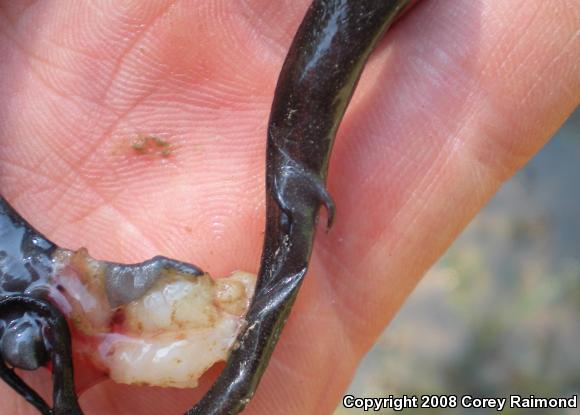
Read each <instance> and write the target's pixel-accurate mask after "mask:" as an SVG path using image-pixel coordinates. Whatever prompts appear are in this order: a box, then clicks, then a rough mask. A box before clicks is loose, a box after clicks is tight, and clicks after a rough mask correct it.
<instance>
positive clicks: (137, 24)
mask: <svg viewBox="0 0 580 415" xmlns="http://www.w3.org/2000/svg"><path fill="white" fill-rule="evenodd" d="M307 4H308V2H307V1H294V2H287V3H284V4H280V3H276V2H268V1H263V0H259V1H249V0H248V1H244V2H219V1H190V2H185V1H173V2H167V1H154V2H143V1H124V2H111V3H109V2H103V3H89V2H86V3H85V2H83V3H78V2H76V3H73V2H70V3H68V4H64V3H63V2H49V1H46V2H31V3H30V4H29V3H25V2H10V3H5V4H2V5H1V6H0V7H2V9H1V14H0V19H2V21H1V23H0V27H1V29H0V62H1V63H0V91H2V96H3V97H4V98H3V101H2V103H0V137H1V139H2V143H3V147H2V150H1V153H0V154H1V158H2V171H1V172H0V173H1V174H0V186H1V187H0V188H1V189H2V194H3V195H4V196H5V197H6V198H7V199H8V200H9V201H10V202H11V203H12V204H13V205H14V206H15V208H16V209H17V210H18V211H19V212H20V213H21V214H22V215H23V216H24V217H26V218H27V219H28V220H29V221H30V222H31V223H32V224H33V225H35V227H36V228H37V229H39V230H40V231H42V232H43V233H44V234H46V235H47V236H48V237H50V239H52V240H54V241H55V242H57V243H58V244H59V245H61V246H64V247H68V248H78V247H80V246H86V247H88V248H89V250H90V252H91V254H92V255H93V256H94V257H97V258H102V259H107V260H114V261H127V262H133V261H140V260H143V259H146V258H149V257H151V256H153V255H156V254H163V255H166V256H171V257H175V258H178V259H181V260H187V261H189V262H192V263H195V264H197V265H199V266H200V267H202V268H203V269H205V270H208V271H209V272H211V273H212V275H214V276H220V275H224V274H227V273H229V272H230V271H231V270H234V269H245V270H250V271H257V264H258V260H259V254H260V249H261V242H262V229H263V223H264V218H263V215H264V213H263V212H264V202H263V200H264V195H263V191H264V190H263V182H264V178H263V176H264V153H265V137H266V132H265V127H266V122H267V118H268V111H269V107H270V103H271V100H272V94H273V91H274V86H275V81H276V77H277V75H278V72H279V70H280V67H281V63H282V61H283V59H284V55H285V52H286V50H287V48H288V46H289V44H290V41H291V39H292V35H293V33H294V31H295V30H296V28H297V25H298V23H299V21H300V20H301V18H302V16H303V14H304V12H305V10H306V7H307ZM579 15H580V9H579V7H578V6H577V5H576V4H573V3H572V2H566V1H564V0H561V1H557V2H550V4H547V2H542V1H539V0H537V1H533V2H526V3H525V4H523V5H521V6H520V5H517V4H516V3H515V2H513V1H507V0H506V1H494V2H491V1H484V0H481V1H464V2H457V1H446V0H441V1H429V0H425V1H424V2H422V3H420V4H419V5H418V6H416V8H415V10H414V11H413V12H412V13H410V15H409V16H407V17H406V18H405V19H404V20H403V21H402V22H400V23H399V24H398V25H397V27H396V28H394V29H393V30H392V31H391V32H390V33H389V34H388V35H387V37H386V39H385V40H383V42H382V45H381V46H380V47H379V49H378V50H377V51H376V53H375V54H374V55H373V57H372V58H371V62H370V63H369V65H368V67H367V69H366V73H365V74H364V75H363V79H362V80H361V83H360V85H359V88H358V91H357V93H356V94H355V97H354V99H353V102H352V104H351V107H350V109H349V111H348V113H347V116H346V118H345V121H344V123H343V126H342V128H341V131H340V133H339V136H338V137H337V143H336V147H335V150H334V153H333V157H332V162H331V167H330V172H329V189H330V192H331V194H332V195H333V196H334V198H335V201H336V204H337V209H338V215H337V219H336V224H335V226H334V228H333V229H332V231H331V232H330V233H328V234H325V233H324V232H319V234H318V236H317V241H316V244H315V250H314V254H313V258H312V263H311V270H310V272H309V275H308V276H307V278H306V281H305V284H304V286H303V288H302V290H301V293H300V295H299V298H298V301H297V303H296V305H295V307H294V309H293V311H292V314H291V317H290V319H289V322H288V324H287V326H286V328H285V330H284V332H283V334H282V336H281V341H280V343H279V345H278V347H277V349H276V352H275V353H274V356H273V359H272V362H271V364H270V367H269V369H268V371H267V372H266V375H265V377H264V379H263V381H262V384H261V386H260V388H259V390H258V393H257V395H256V397H255V399H254V400H253V401H252V403H251V404H250V405H249V407H248V409H247V411H246V413H249V414H270V413H276V414H281V415H284V414H298V413H299V414H311V413H312V414H314V413H315V414H319V413H322V414H324V413H331V412H332V410H333V409H334V407H335V406H336V404H337V402H338V401H339V399H340V397H341V393H342V392H343V391H344V389H345V388H346V386H347V385H348V382H349V381H350V378H351V376H352V373H353V372H354V370H355V368H356V366H357V364H358V362H359V361H360V359H361V358H362V356H363V355H364V353H365V352H366V350H367V349H368V348H369V347H370V346H371V344H372V342H373V341H374V339H375V338H376V337H377V336H378V334H379V333H380V332H381V331H382V329H383V328H384V327H385V325H386V324H387V323H388V321H389V320H390V319H391V318H392V316H393V315H394V313H395V312H396V311H397V310H398V308H399V307H400V305H401V304H402V302H403V301H404V299H405V297H406V296H407V295H408V293H409V292H410V291H411V290H412V288H413V287H414V285H415V284H416V283H417V281H418V279H419V278H420V277H421V275H422V274H423V273H424V272H425V270H426V269H427V268H428V267H429V266H430V265H431V264H432V263H433V261H435V259H436V258H437V257H438V256H439V255H440V254H441V253H442V252H443V251H444V250H445V249H446V247H447V246H448V245H449V244H450V242H451V241H452V240H453V238H454V237H455V236H456V235H457V234H458V232H459V231H460V230H461V229H462V228H463V226H465V225H466V224H467V222H468V221H469V220H470V219H471V217H472V216H473V215H474V214H475V213H476V212H477V210H478V209H479V208H480V207H481V206H482V205H483V204H484V203H485V202H486V200H488V199H489V197H490V196H491V195H492V194H493V193H494V191H495V190H496V189H497V188H498V186H499V185H500V184H501V183H502V182H503V181H505V180H506V179H507V178H508V177H510V175H511V174H512V173H513V172H514V171H515V170H517V169H518V168H519V167H521V166H522V165H523V164H524V163H525V161H527V160H528V159H529V158H530V157H531V156H532V155H533V154H534V152H535V151H536V150H537V149H538V148H539V147H540V146H541V145H542V144H543V143H544V142H545V140H546V139H547V138H548V137H549V136H550V135H551V134H552V133H553V132H554V131H555V129H556V128H557V127H558V126H559V125H560V124H561V123H562V122H563V120H564V119H565V118H566V116H567V115H568V114H569V113H570V112H571V111H572V110H573V109H574V107H575V106H576V105H577V104H578V101H579V98H580V73H579V72H580V71H578V67H577V61H578V57H579V53H580V46H579V42H578V36H577V33H578V25H577V22H578V18H579ZM142 134H145V135H155V136H158V137H161V138H163V139H164V140H165V141H167V142H168V143H170V146H169V149H170V152H171V154H170V155H169V156H168V157H164V155H163V154H161V152H162V149H161V148H160V149H156V148H155V146H154V147H153V148H152V150H153V152H152V153H151V154H145V155H143V154H139V152H138V151H136V150H135V149H134V148H133V147H132V146H133V145H134V144H135V142H136V141H135V140H137V139H138V138H139V136H140V135H142ZM157 150H159V151H157ZM28 378H30V376H29V377H28ZM34 379H35V383H36V385H37V386H41V385H39V383H42V382H46V380H47V377H46V376H44V377H43V376H42V375H40V377H38V376H34ZM207 382H208V380H207V379H206V383H207ZM0 396H1V397H2V399H1V401H2V402H3V408H4V409H3V410H5V411H6V413H14V414H18V415H24V414H32V413H34V412H33V411H32V409H30V408H28V406H27V405H26V404H25V403H23V400H22V399H21V398H20V397H18V396H16V395H15V394H14V393H13V392H11V391H10V390H9V389H8V388H7V387H6V386H5V385H2V386H0ZM199 396H200V392H199V391H196V392H192V391H175V390H163V389H152V388H137V387H127V386H119V385H114V384H112V383H111V382H105V383H102V384H100V385H98V386H95V387H93V388H91V389H90V390H89V391H88V392H87V393H86V394H85V395H84V397H83V398H82V399H81V404H82V406H83V408H84V409H85V413H86V414H87V415H91V414H93V413H94V414H97V413H106V414H114V415H117V414H119V415H124V414H129V413H135V412H137V413H140V414H159V413H163V414H173V413H175V414H181V413H182V412H183V411H184V410H185V409H186V408H188V407H190V406H191V405H192V404H193V403H194V402H195V400H196V399H198V398H199Z"/></svg>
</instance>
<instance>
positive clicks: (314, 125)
mask: <svg viewBox="0 0 580 415" xmlns="http://www.w3.org/2000/svg"><path fill="white" fill-rule="evenodd" d="M414 2H415V1H414V0H315V1H314V2H313V4H312V5H311V6H310V8H309V9H308V12H307V14H306V17H305V18H304V20H303V22H302V24H301V26H300V28H299V30H298V32H297V34H296V36H295V38H294V41H293V43H292V46H291V48H290V51H289V52H288V56H287V57H286V61H285V62H284V66H283V68H282V71H281V74H280V78H279V80H278V85H277V87H276V93H275V96H274V102H273V104H272V111H271V116H270V121H269V126H268V144H267V158H266V195H267V204H266V209H267V211H266V232H265V239H264V246H263V253H262V259H261V266H260V271H259V275H258V283H257V287H256V292H255V296H254V299H253V301H252V303H251V305H250V309H249V311H248V313H247V316H246V321H247V324H246V325H245V326H244V327H243V329H242V331H241V333H240V334H239V336H238V339H237V340H238V341H237V347H236V348H235V349H234V350H233V351H232V353H231V355H230V358H229V360H228V362H227V364H226V367H225V368H224V370H223V371H222V373H221V374H220V376H219V378H218V379H217V381H216V382H215V384H214V385H213V386H212V388H211V389H210V391H209V392H208V393H207V394H206V395H205V396H204V397H203V398H202V400H201V401H200V402H199V403H198V404H197V405H195V406H194V407H193V408H192V409H191V410H189V411H188V412H187V414H186V415H227V414H237V413H239V412H241V411H242V410H243V409H244V408H245V406H246V405H247V403H248V402H249V400H250V399H251V398H252V396H253V394H254V391H255V389H256V387H257V386H258V383H259V381H260V379H261V377H262V374H263V372H264V370H265V369H266V367H267V365H268V362H269V360H270V357H271V354H272V352H273V350H274V347H275V345H276V343H277V341H278V337H279V335H280V332H281V330H282V328H283V327H284V324H285V322H286V319H287V317H288V314H289V312H290V309H291V307H292V305H293V303H294V300H295V298H296V295H297V293H298V290H299V288H300V285H301V283H302V281H303V278H304V276H305V274H306V272H307V269H308V263H309V261H310V255H311V252H312V244H313V240H314V233H315V226H316V218H317V215H318V211H319V208H320V206H321V205H322V204H323V205H325V206H326V208H327V210H328V224H327V226H328V227H330V226H331V224H332V219H333V216H334V205H333V202H332V200H331V198H330V196H329V195H328V193H327V191H326V188H325V182H326V175H327V169H328V161H329V157H330V152H331V149H332V145H333V141H334V138H335V135H336V132H337V129H338V127H339V125H340V122H341V120H342V117H343V115H344V112H345V110H346V108H347V105H348V103H349V101H350V99H351V96H352V94H353V92H354V89H355V87H356V84H357V82H358V79H359V77H360V74H361V72H362V70H363V67H364V65H365V63H366V61H367V58H368V56H369V54H370V53H371V51H372V50H373V48H374V46H375V45H376V43H377V41H378V39H380V37H381V36H382V35H383V33H384V32H385V30H386V29H387V28H388V27H389V26H390V24H391V23H392V22H393V21H394V20H395V19H396V18H397V17H398V16H400V15H401V14H402V12H403V11H404V10H405V9H407V8H408V7H409V6H410V5H411V4H412V3H414ZM6 230H7V231H6ZM18 238H20V239H18ZM14 244H16V245H14ZM15 246H17V247H18V248H17V250H16V251H14V252H11V254H10V255H8V256H9V257H12V258H17V259H18V260H17V261H16V262H14V261H12V263H10V269H11V271H10V272H11V273H12V274H14V273H16V274H15V275H17V277H16V278H12V277H10V278H7V277H6V275H12V274H10V273H7V272H5V268H6V267H7V266H5V264H4V263H3V262H2V261H3V259H4V258H6V255H5V256H4V257H2V253H3V252H5V251H6V249H13V248H10V247H15ZM5 247H8V248H5ZM56 248H57V247H56V246H55V245H54V244H53V243H52V242H50V241H48V240H47V239H46V238H44V237H43V236H42V235H40V234H38V233H37V232H35V231H34V230H33V229H32V228H31V227H30V226H29V225H28V224H26V222H25V221H24V220H23V219H22V218H20V217H19V216H18V215H17V214H16V212H14V211H13V210H12V208H10V206H8V204H7V203H6V202H5V201H4V200H3V199H2V198H1V197H0V271H1V272H2V274H0V316H1V317H3V318H5V319H9V318H20V317H19V316H21V315H22V313H24V312H32V313H35V315H36V316H38V317H39V318H42V319H44V321H45V323H46V325H47V326H48V328H49V330H48V333H50V334H49V336H48V337H50V338H49V339H46V340H47V345H48V346H47V349H48V352H49V353H50V355H51V357H52V362H53V367H54V409H50V408H48V406H47V405H46V403H44V401H42V399H41V398H40V397H39V396H38V395H37V394H36V393H35V392H34V391H32V390H31V389H30V388H29V387H28V386H26V385H25V384H24V383H23V382H22V380H21V379H20V378H19V377H18V376H16V375H15V373H14V372H13V371H12V370H11V369H9V368H8V366H7V365H6V364H5V362H4V360H3V359H0V377H2V378H3V380H5V381H6V382H7V383H8V384H10V385H11V386H12V387H13V388H14V389H15V390H16V391H17V392H18V393H20V394H21V395H22V396H23V397H25V399H27V400H28V401H29V402H30V403H31V404H33V405H34V406H35V407H36V408H37V409H39V411H40V412H41V413H42V414H45V415H49V414H51V415H64V414H72V415H82V412H81V410H80V408H79V407H78V404H77V397H76V394H75V391H74V383H73V381H72V360H71V355H70V353H71V352H70V334H69V330H68V327H67V325H66V321H65V320H64V317H63V316H62V315H61V314H60V313H59V312H58V310H56V309H55V308H54V307H53V306H51V305H50V304H49V303H48V302H47V301H45V299H44V297H43V295H42V293H36V292H28V291H30V290H28V288H29V287H30V286H31V284H32V283H33V282H34V281H35V278H36V279H37V278H38V276H37V273H38V272H40V273H41V274H42V273H43V272H44V273H49V272H50V258H51V255H52V253H53V251H54V250H55V249H56ZM164 267H178V269H180V270H186V271H187V272H189V273H191V274H192V275H198V274H201V273H202V271H201V270H199V269H198V268H197V267H194V266H191V265H188V264H184V263H181V262H178V261H173V260H169V259H167V258H163V257H156V258H154V259H153V260H150V261H146V262H144V263H142V264H136V265H122V264H110V268H109V269H108V271H107V272H108V275H109V274H110V277H109V278H108V279H107V281H108V286H107V289H108V290H109V291H108V296H109V301H110V302H112V303H115V304H122V303H124V302H127V301H130V300H131V298H133V297H134V296H138V295H139V292H137V289H136V288H135V287H137V286H140V285H142V284H137V283H135V281H137V280H139V279H141V280H142V281H146V282H147V283H149V282H150V280H151V279H152V278H153V277H152V275H153V274H155V273H157V272H158V270H159V269H163V268H164ZM6 269H7V268H6ZM37 271H38V272H37ZM141 280H139V281H141ZM142 281H141V282H142ZM27 290H28V291H27ZM18 313H20V314H18ZM0 320H1V319H0ZM0 323H1V321H0ZM2 330H4V328H3V327H2V326H1V324H0V337H1V336H2ZM31 343H32V340H31ZM29 349H30V348H29ZM31 350H32V349H31ZM34 350H36V349H34ZM0 353H1V350H0ZM31 354H32V352H31ZM36 357H37V356H32V357H31V358H30V359H28V360H25V361H24V362H23V365H28V366H30V367H34V366H35V365H36V363H37V360H38V359H35V358H36Z"/></svg>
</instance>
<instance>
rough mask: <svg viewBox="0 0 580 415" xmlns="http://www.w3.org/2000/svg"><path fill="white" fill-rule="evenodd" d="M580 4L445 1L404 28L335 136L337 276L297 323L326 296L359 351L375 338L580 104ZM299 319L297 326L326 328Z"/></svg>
mask: <svg viewBox="0 0 580 415" xmlns="http://www.w3.org/2000/svg"><path fill="white" fill-rule="evenodd" d="M579 16H580V7H579V5H578V3H576V2H566V1H557V2H550V4H548V3H546V2H542V1H533V2H529V1H528V2H523V3H519V2H513V1H477V2H473V1H462V2H457V1H433V2H424V3H423V4H420V5H419V6H418V8H417V9H416V10H415V11H414V13H412V14H410V15H409V16H408V17H407V18H406V20H405V21H403V22H401V24H400V25H399V26H397V27H396V28H395V29H394V31H393V32H392V33H391V34H390V35H389V37H388V39H386V40H387V42H388V46H386V49H384V50H383V51H381V53H380V54H379V56H375V57H374V60H373V62H372V63H371V66H370V67H369V68H368V69H369V71H368V72H367V73H366V75H365V77H364V79H363V80H362V81H361V84H360V88H359V91H358V93H357V96H356V97H355V100H354V102H353V104H354V105H353V107H351V109H350V110H349V113H348V114H347V118H346V119H345V122H344V124H343V128H342V130H341V132H340V134H339V137H338V139H337V144H336V149H335V153H334V155H333V159H332V163H331V167H330V191H331V193H332V194H333V195H334V197H335V199H336V204H337V206H338V214H337V221H336V225H335V228H334V229H333V230H332V231H331V232H330V233H328V234H319V236H318V238H319V239H318V245H317V246H316V248H315V259H314V261H313V264H314V265H315V268H314V269H315V270H316V271H318V272H319V273H320V274H323V275H328V282H327V287H326V289H322V290H320V289H321V285H322V284H321V283H320V282H318V281H313V279H312V278H310V279H308V280H307V282H306V285H305V287H304V290H303V293H302V294H301V297H300V299H299V300H298V303H297V306H296V309H295V310H294V314H293V319H294V321H296V320H302V319H304V320H306V319H308V318H312V317H313V316H314V315H316V313H318V312H319V311H318V308H319V304H320V303H321V302H323V301H324V299H326V301H328V302H329V303H330V302H333V303H334V309H335V310H336V312H337V313H338V315H339V316H340V318H341V320H342V321H343V323H344V327H345V331H346V338H348V339H349V341H350V342H351V343H352V345H353V348H354V350H356V353H357V355H358V356H361V354H362V353H363V352H364V351H366V350H367V348H368V347H369V346H370V345H371V344H372V342H373V341H374V339H375V338H376V336H377V335H378V334H379V333H380V331H381V330H382V329H383V327H384V326H385V324H386V323H387V322H388V321H389V320H390V319H391V318H392V316H393V315H394V313H395V312H396V310H398V308H399V307H400V305H401V303H402V302H403V301H404V299H405V298H406V296H407V295H408V293H409V292H410V291H411V290H412V289H413V287H414V286H415V284H416V283H417V281H418V280H419V278H420V277H421V275H423V273H424V272H425V271H426V270H427V268H428V267H429V266H431V264H432V263H433V262H434V261H435V259H436V258H438V257H439V255H441V254H442V252H443V251H444V250H445V249H446V248H447V246H448V245H449V244H450V243H451V241H452V240H453V239H454V238H455V236H456V235H457V234H458V233H459V232H460V230H461V229H462V228H463V227H464V226H465V225H466V224H467V223H468V222H469V220H470V219H471V218H472V217H473V215H474V214H475V213H476V212H477V210H479V209H480V208H481V207H482V206H483V204H484V203H485V202H486V201H487V200H488V199H489V198H490V197H491V195H492V194H493V193H494V192H495V191H496V190H497V188H498V187H499V186H500V185H501V183H502V182H504V181H505V180H506V179H507V178H509V177H510V176H511V175H512V174H513V173H514V172H515V171H516V170H517V169H518V168H520V167H521V166H522V165H523V164H524V163H525V162H526V161H527V160H528V159H529V158H530V157H531V156H532V155H533V154H534V153H535V152H536V151H537V150H538V149H539V148H540V147H541V146H542V145H543V144H544V143H545V141H546V140H547V139H548V138H549V137H550V136H551V135H552V133H553V132H554V131H555V130H556V129H557V128H558V126H559V125H560V124H561V123H562V122H563V121H564V120H565V118H566V117H567V116H568V115H569V114H570V112H571V111H572V110H573V109H574V108H575V107H576V106H577V104H578V102H579V100H580V71H579V70H578V57H579V56H580V43H579V37H578V33H579V31H578V25H577V22H578V19H579ZM322 288H324V287H322ZM309 290H311V291H312V292H314V290H320V291H318V292H317V300H316V301H314V300H312V297H310V299H311V301H310V302H308V301H307V300H305V299H307V298H309V295H308V294H306V293H305V292H308V291H309ZM324 295H326V297H324ZM296 324H299V323H296ZM301 327H303V328H304V327H306V328H304V329H303V331H301V332H300V333H292V334H291V335H292V336H293V337H295V338H298V337H300V338H314V336H315V331H316V330H318V329H319V327H317V326H314V325H311V326H310V327H308V326H306V324H304V325H302V326H301ZM336 333H337V334H336V335H335V338H334V339H333V340H334V342H337V343H338V342H339V339H338V337H339V336H342V335H344V333H342V332H341V331H340V330H337V332H336ZM288 335H289V336H290V334H288ZM334 342H333V341H330V342H329V343H331V344H334ZM320 358H322V357H320ZM345 360H346V359H343V360H336V361H335V364H334V371H333V374H334V375H333V376H331V377H329V378H328V379H327V381H328V382H324V389H325V390H326V391H328V390H335V391H340V390H342V389H343V388H344V387H346V384H347V380H345V378H342V377H341V376H336V373H338V372H340V369H339V368H338V367H339V366H342V367H344V370H345V371H348V370H351V369H352V367H353V366H352V364H351V363H350V362H349V361H345ZM306 366H307V364H305V363H304V364H303V365H302V366H301V367H302V369H303V370H307V369H306ZM294 367H296V366H294ZM333 386H336V387H334V388H333ZM307 387H308V388H310V387H313V385H311V384H309V385H308V386H307ZM339 394H340V392H338V393H337V394H336V395H335V397H338V395H339Z"/></svg>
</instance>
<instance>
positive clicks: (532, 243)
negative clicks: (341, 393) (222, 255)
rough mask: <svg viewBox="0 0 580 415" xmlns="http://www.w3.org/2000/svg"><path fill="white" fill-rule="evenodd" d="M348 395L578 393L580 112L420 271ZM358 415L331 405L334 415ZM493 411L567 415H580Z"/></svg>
mask: <svg viewBox="0 0 580 415" xmlns="http://www.w3.org/2000/svg"><path fill="white" fill-rule="evenodd" d="M347 393H349V394H352V395H354V396H356V397H386V396H388V395H389V394H392V395H395V396H402V395H404V394H407V395H422V394H455V395H467V394H470V395H474V396H478V397H508V396H509V395H510V394H520V395H524V396H529V395H530V394H533V395H535V396H537V397H570V396H571V395H572V394H574V393H575V394H578V393H580V109H577V110H576V112H575V113H574V114H573V115H572V116H571V117H570V118H569V119H568V121H567V122H566V124H565V125H564V126H563V127H562V128H561V129H560V131H558V133H557V134H556V135H555V136H554V138H553V139H552V140H551V141H550V142H549V143H548V144H547V145H546V146H545V147H544V148H543V149H542V150H541V151H540V152H539V153H538V154H537V156H536V157H535V158H534V159H533V160H532V161H531V162H530V163H529V164H528V165H527V166H526V167H525V168H524V169H523V170H521V171H520V172H519V173H518V174H517V175H515V176H514V177H513V178H512V179H511V180H510V181H509V182H508V183H506V184H505V185H504V186H503V187H502V189H501V190H500V191H499V192H498V193H497V195H496V196H495V197H494V198H493V200H491V202H490V203H489V204H488V205H487V206H486V207H485V208H484V209H483V210H482V211H481V212H480V213H479V215H478V216H477V217H476V218H475V219H474V220H473V222H472V223H471V224H470V225H469V226H468V227H467V229H466V230H465V231H464V232H463V234H462V235H461V236H460V237H459V239H458V240H457V241H456V242H455V243H454V244H453V245H452V246H451V247H450V248H449V250H448V251H447V253H446V254H445V255H444V256H443V257H442V258H441V259H440V260H439V262H437V263H436V264H435V265H434V266H433V268H432V269H431V270H430V271H429V272H428V273H427V275H426V276H425V277H424V279H423V281H422V282H421V283H420V284H419V285H418V286H417V288H416V290H415V291H414V293H413V294H412V295H411V297H410V298H409V299H408V301H407V302H406V304H405V306H404V307H403V308H402V309H401V311H400V312H399V314H398V315H397V317H396V318H395V319H394V320H393V322H392V323H391V324H390V326H389V327H388V328H387V330H386V331H385V332H384V333H383V335H382V336H381V337H380V338H379V340H378V341H377V343H376V345H375V347H374V348H373V349H372V350H371V351H370V352H369V354H368V355H367V357H366V358H365V360H364V361H363V362H362V364H361V366H360V367H359V369H358V372H357V375H356V377H355V379H354V381H353V383H352V384H351V386H350V388H349V390H348V392H347ZM359 412H360V413H363V411H362V410H358V409H345V408H343V407H342V405H339V407H338V408H337V410H336V412H335V415H346V414H352V413H359ZM392 412H393V413H394V411H391V410H383V411H382V412H379V413H392ZM403 413H405V414H423V415H424V414H464V413H465V414H470V415H477V414H491V413H497V411H496V410H495V409H483V410H477V409H459V408H458V409H451V410H449V409H445V410H434V409H407V410H404V412H403ZM502 413H503V414H507V415H513V414H528V413H533V414H554V413H558V414H563V415H564V414H566V415H567V414H580V409H571V410H554V409H545V410H534V411H530V410H525V409H521V410H517V409H516V410H514V409H506V410H504V411H503V412H502Z"/></svg>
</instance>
